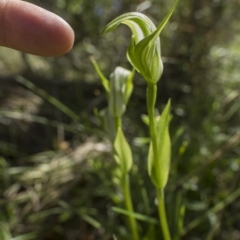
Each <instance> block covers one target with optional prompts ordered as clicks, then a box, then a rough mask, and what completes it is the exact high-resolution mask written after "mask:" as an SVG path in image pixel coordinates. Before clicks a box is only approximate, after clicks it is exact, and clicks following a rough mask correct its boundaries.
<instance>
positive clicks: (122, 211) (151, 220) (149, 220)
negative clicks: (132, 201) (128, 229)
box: [112, 207, 159, 225]
mask: <svg viewBox="0 0 240 240" xmlns="http://www.w3.org/2000/svg"><path fill="white" fill-rule="evenodd" d="M112 210H113V211H114V212H117V213H120V214H123V215H126V216H130V217H134V218H136V219H137V220H139V221H143V222H147V223H149V224H153V225H159V221H158V220H157V219H155V218H152V217H149V216H146V215H143V214H140V213H134V212H129V211H127V210H125V209H122V208H118V207H112Z"/></svg>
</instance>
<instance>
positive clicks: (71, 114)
mask: <svg viewBox="0 0 240 240" xmlns="http://www.w3.org/2000/svg"><path fill="white" fill-rule="evenodd" d="M15 79H16V81H17V82H19V83H21V84H23V85H24V86H25V87H27V88H29V89H30V90H31V91H32V92H33V93H36V94H37V95H39V96H40V97H42V98H43V99H45V100H47V101H48V102H49V103H51V104H52V105H53V106H55V107H56V108H58V109H59V110H60V111H62V112H63V113H65V114H66V115H68V116H69V117H70V118H72V119H73V120H74V121H76V122H78V121H79V116H78V115H77V114H76V113H75V112H73V111H72V110H71V109H70V108H69V107H68V106H66V105H65V104H63V103H62V102H60V101H59V100H58V99H56V98H55V97H53V96H51V95H50V94H48V93H47V92H46V91H44V90H43V89H41V88H39V87H37V86H36V85H34V84H33V83H32V82H30V81H29V80H27V79H26V78H24V77H22V76H16V77H15Z"/></svg>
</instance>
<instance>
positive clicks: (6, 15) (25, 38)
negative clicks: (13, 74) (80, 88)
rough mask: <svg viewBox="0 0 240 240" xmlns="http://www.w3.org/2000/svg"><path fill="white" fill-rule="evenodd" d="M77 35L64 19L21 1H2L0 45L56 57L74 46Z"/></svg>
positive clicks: (0, 9) (0, 4)
mask: <svg viewBox="0 0 240 240" xmlns="http://www.w3.org/2000/svg"><path fill="white" fill-rule="evenodd" d="M73 42H74V32H73V30H72V28H71V27H70V26H69V24H68V23H66V22H65V21H64V20H63V19H62V18H60V17H59V16H57V15H56V14H54V13H52V12H49V11H47V10H45V9H43V8H40V7H38V6H36V5H33V4H31V3H28V2H24V1H20V0H0V45H1V46H5V47H8V48H13V49H16V50H19V51H22V52H26V53H30V54H34V55H40V56H48V57H56V56H60V55H63V54H65V53H67V52H68V51H69V50H70V49H71V48H72V46H73Z"/></svg>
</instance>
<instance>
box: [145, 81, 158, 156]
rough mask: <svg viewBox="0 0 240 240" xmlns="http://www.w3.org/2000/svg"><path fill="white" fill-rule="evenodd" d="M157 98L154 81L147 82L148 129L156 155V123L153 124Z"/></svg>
mask: <svg viewBox="0 0 240 240" xmlns="http://www.w3.org/2000/svg"><path fill="white" fill-rule="evenodd" d="M156 98H157V85H156V84H155V83H148V88H147V109H148V117H149V130H150V135H151V141H152V147H153V155H154V158H156V157H157V155H158V154H157V136H156V126H155V125H156V124H155V114H154V109H155V103H156Z"/></svg>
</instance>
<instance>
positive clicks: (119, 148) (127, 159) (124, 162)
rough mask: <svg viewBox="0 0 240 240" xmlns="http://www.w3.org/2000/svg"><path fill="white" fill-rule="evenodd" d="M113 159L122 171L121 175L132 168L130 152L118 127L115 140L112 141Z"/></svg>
mask: <svg viewBox="0 0 240 240" xmlns="http://www.w3.org/2000/svg"><path fill="white" fill-rule="evenodd" d="M114 150H115V159H116V161H117V163H118V164H119V165H120V167H121V169H122V173H123V174H126V173H127V172H129V170H130V169H131V167H132V163H133V160H132V151H131V148H130V146H129V144H128V142H127V140H126V138H125V136H124V134H123V131H122V129H121V128H120V127H119V128H118V130H117V135H116V139H115V141H114Z"/></svg>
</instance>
